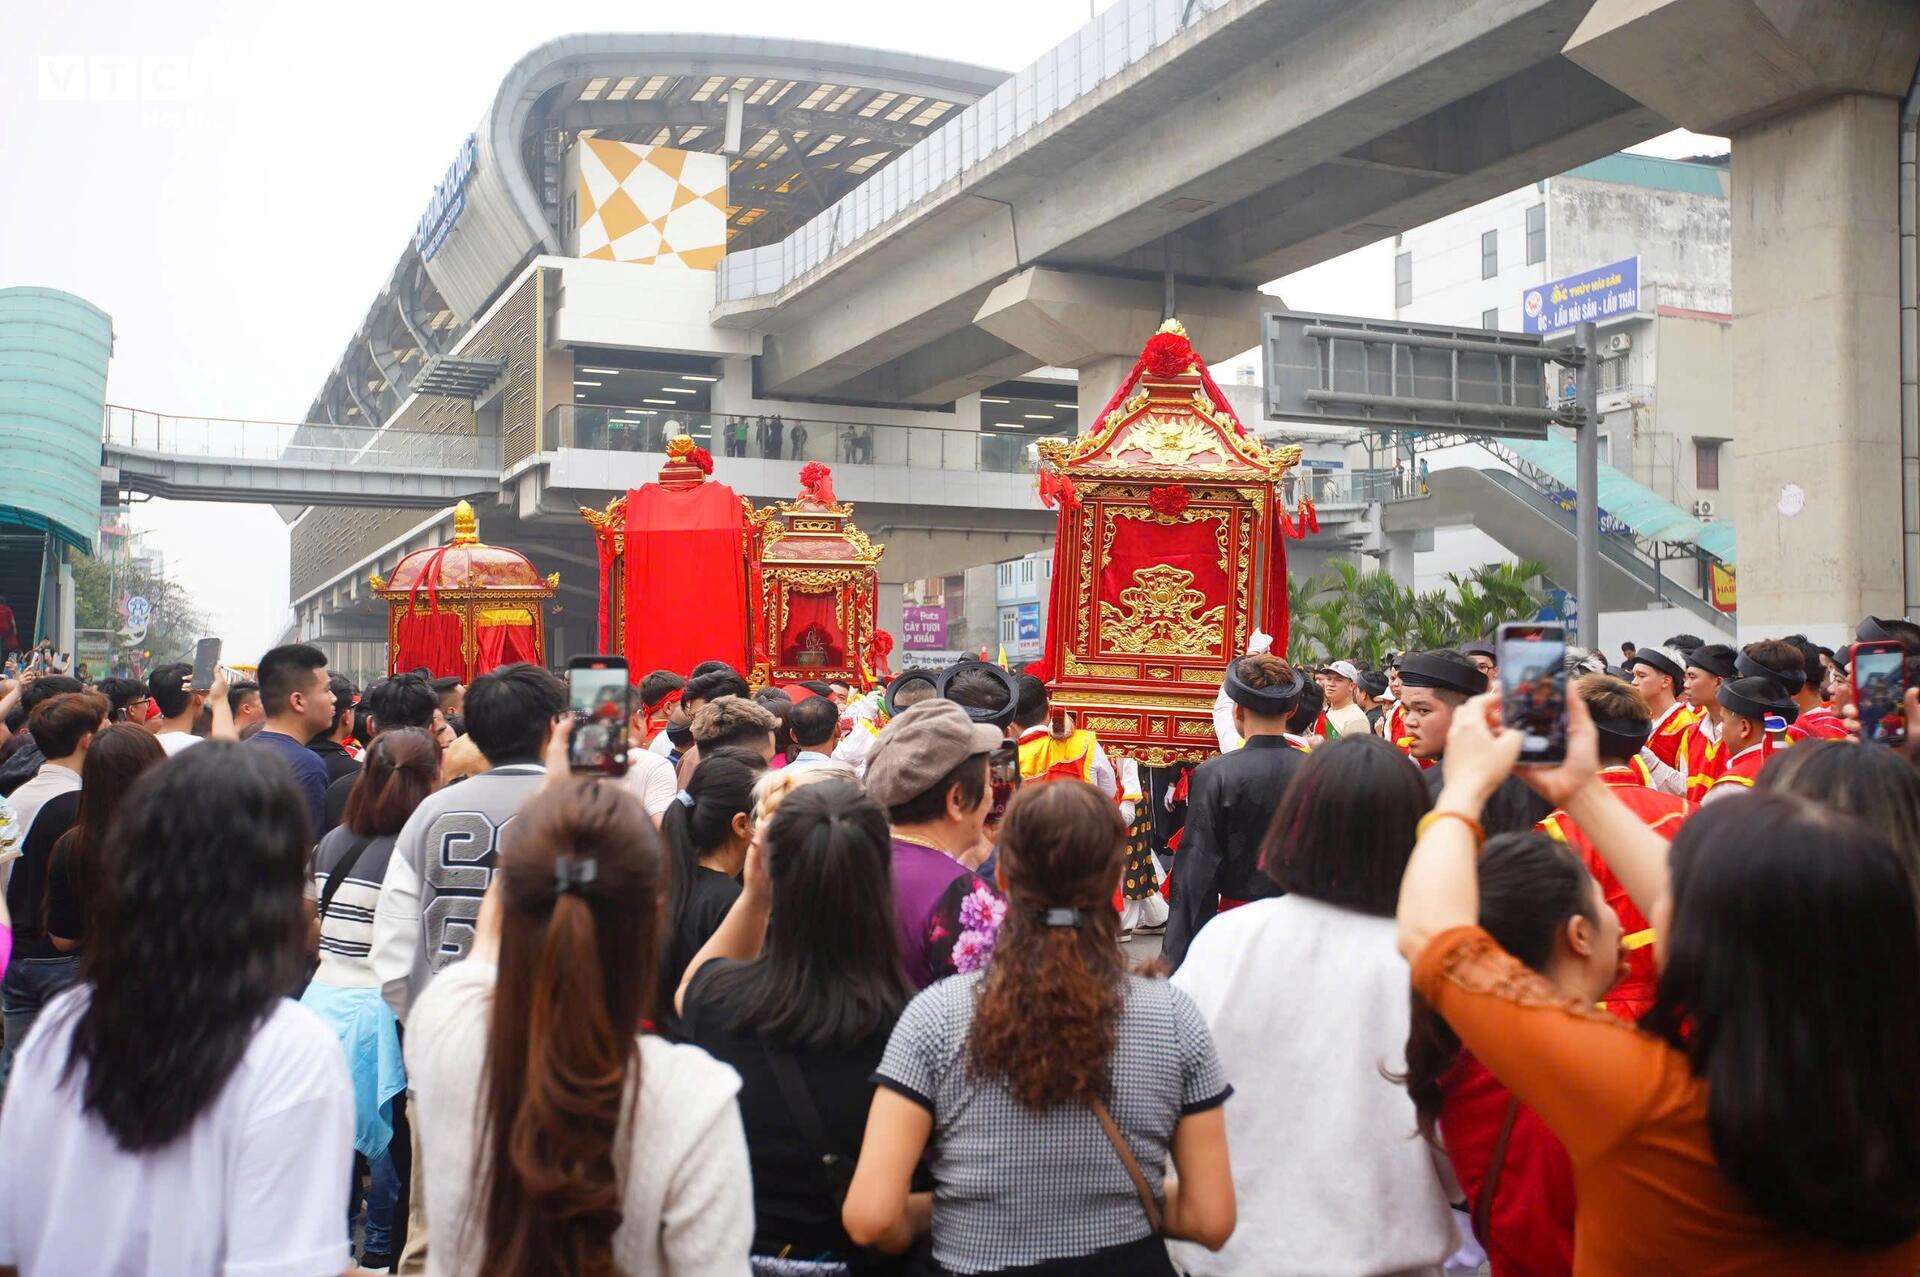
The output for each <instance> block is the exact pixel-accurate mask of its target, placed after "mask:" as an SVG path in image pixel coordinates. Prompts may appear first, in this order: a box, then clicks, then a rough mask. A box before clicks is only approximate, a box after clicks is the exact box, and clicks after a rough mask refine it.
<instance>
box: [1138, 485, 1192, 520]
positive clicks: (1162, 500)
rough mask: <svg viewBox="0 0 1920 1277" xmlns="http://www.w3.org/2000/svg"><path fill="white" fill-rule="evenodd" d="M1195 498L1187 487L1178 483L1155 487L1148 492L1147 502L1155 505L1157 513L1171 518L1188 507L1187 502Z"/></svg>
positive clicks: (1154, 508)
mask: <svg viewBox="0 0 1920 1277" xmlns="http://www.w3.org/2000/svg"><path fill="white" fill-rule="evenodd" d="M1192 499H1193V498H1192V496H1191V495H1190V494H1189V493H1188V492H1187V490H1186V488H1184V487H1183V486H1181V485H1180V484H1177V483H1170V484H1167V485H1166V486H1165V487H1160V488H1155V489H1153V491H1151V492H1149V493H1147V504H1148V505H1150V506H1152V507H1153V510H1154V513H1155V514H1164V515H1167V516H1168V517H1169V518H1171V517H1172V516H1174V515H1176V514H1179V513H1180V512H1181V511H1182V510H1184V509H1186V508H1187V502H1189V501H1191V500H1192Z"/></svg>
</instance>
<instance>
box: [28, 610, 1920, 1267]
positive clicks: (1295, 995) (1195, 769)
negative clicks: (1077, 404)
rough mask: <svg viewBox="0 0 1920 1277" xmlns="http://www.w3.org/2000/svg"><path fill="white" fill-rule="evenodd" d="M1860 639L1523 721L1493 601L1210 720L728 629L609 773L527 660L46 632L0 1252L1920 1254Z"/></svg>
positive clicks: (1591, 670) (646, 685) (1894, 941)
mask: <svg viewBox="0 0 1920 1277" xmlns="http://www.w3.org/2000/svg"><path fill="white" fill-rule="evenodd" d="M1860 638H1861V639H1862V640H1863V641H1871V642H1876V643H1881V644H1885V643H1889V642H1890V643H1894V644H1897V645H1899V647H1900V649H1901V650H1902V651H1903V652H1904V653H1905V654H1906V656H1907V657H1908V658H1909V659H1910V660H1912V661H1914V662H1915V668H1916V669H1920V626H1915V625H1913V624H1911V623H1908V622H1906V621H1899V620H1878V619H1874V618H1869V619H1868V620H1866V621H1864V622H1862V624H1861V627H1860ZM1850 655H1851V649H1842V650H1839V651H1832V650H1828V649H1825V648H1822V647H1819V646H1817V645H1815V644H1812V643H1810V642H1808V641H1807V640H1806V639H1804V638H1803V637H1799V636H1787V637H1783V638H1779V639H1766V640H1761V641H1758V642H1752V643H1748V644H1746V645H1745V646H1744V647H1742V648H1739V649H1735V648H1733V647H1731V646H1727V645H1723V644H1717V643H1707V642H1704V641H1702V640H1701V639H1700V638H1698V637H1697V636H1691V635H1676V636H1673V637H1672V638H1670V639H1668V640H1667V641H1666V642H1664V643H1661V644H1659V645H1658V646H1654V645H1651V644H1649V645H1646V646H1640V647H1635V646H1633V645H1628V647H1627V648H1626V649H1624V650H1623V651H1622V654H1621V662H1620V663H1619V664H1617V665H1613V666H1609V665H1608V663H1607V661H1606V660H1605V659H1604V657H1602V656H1601V655H1600V654H1598V653H1590V652H1585V651H1581V650H1577V649H1576V650H1572V651H1571V652H1570V654H1569V661H1568V664H1569V669H1568V675H1569V678H1568V684H1567V686H1568V689H1569V694H1568V696H1567V699H1566V713H1565V739H1566V746H1567V747H1566V751H1565V758H1564V761H1556V762H1552V763H1546V764H1532V765H1529V764H1523V763H1521V762H1520V753H1521V744H1522V739H1521V737H1522V733H1521V732H1520V731H1518V730H1516V729H1515V728H1514V727H1513V726H1511V725H1509V724H1506V723H1505V722H1503V721H1502V710H1501V697H1500V694H1499V691H1498V688H1499V686H1500V671H1499V668H1498V662H1499V660H1500V651H1499V649H1498V648H1497V646H1495V645H1491V644H1486V645H1468V646H1467V647H1465V648H1464V649H1439V650H1433V651H1426V652H1411V653H1406V654H1404V655H1401V656H1396V657H1394V658H1393V659H1391V660H1390V661H1389V662H1387V667H1386V668H1384V669H1381V670H1378V671H1375V670H1369V669H1367V668H1364V667H1363V666H1362V665H1361V664H1360V663H1359V662H1355V661H1348V660H1339V661H1334V662H1331V663H1330V664H1328V665H1327V666H1325V667H1324V668H1322V669H1319V670H1306V669H1300V668H1296V667H1295V666H1293V665H1291V664H1289V663H1288V662H1287V661H1285V660H1283V659H1282V658H1281V657H1280V656H1278V655H1276V654H1274V653H1272V652H1270V651H1260V650H1256V651H1253V652H1250V653H1248V654H1246V655H1244V656H1240V657H1238V658H1237V659H1235V660H1233V661H1232V662H1230V663H1229V664H1228V666H1227V669H1226V671H1225V678H1224V683H1223V685H1222V687H1221V689H1220V693H1219V701H1218V706H1217V710H1216V713H1215V728H1216V732H1217V735H1218V744H1219V753H1218V754H1217V755H1215V756H1213V757H1211V758H1209V759H1207V760H1206V761H1204V762H1201V763H1199V764H1198V765H1197V766H1188V765H1182V766H1179V767H1173V768H1143V767H1141V766H1139V765H1138V764H1137V763H1136V761H1135V760H1133V759H1130V758H1127V757H1124V756H1121V754H1120V752H1119V751H1115V750H1109V749H1108V748H1107V747H1106V746H1105V745H1104V744H1103V743H1102V742H1101V741H1100V740H1099V738H1098V736H1097V735H1096V733H1094V732H1093V731H1091V730H1088V729H1087V728H1085V727H1083V726H1082V725H1080V724H1079V723H1078V722H1076V721H1075V719H1074V717H1073V715H1072V714H1071V713H1069V712H1067V707H1065V706H1062V705H1059V704H1056V703H1054V702H1052V701H1051V700H1050V698H1049V693H1048V688H1047V686H1046V684H1045V683H1043V682H1042V681H1041V680H1040V679H1039V678H1037V677H1035V676H1033V675H1032V674H1017V673H1014V672H1011V671H1008V670H1005V669H1002V668H1000V667H998V666H995V665H991V664H989V663H986V662H984V661H971V660H969V661H962V662H960V663H959V664H956V665H954V666H952V667H949V668H947V669H944V670H937V671H930V670H914V671H908V672H906V673H904V674H902V675H900V676H898V677H896V678H893V679H891V680H890V681H888V682H887V683H886V684H885V685H884V686H881V687H876V688H872V689H862V688H858V687H853V686H849V685H847V684H844V683H837V682H807V683H796V684H790V685H786V686H770V687H761V688H757V689H756V688H754V687H752V686H750V684H749V682H748V680H747V678H746V677H745V676H743V674H742V673H741V672H740V671H739V670H736V669H734V668H731V667H730V666H728V665H726V664H724V663H722V662H718V661H710V662H707V663H705V664H703V665H701V666H699V667H696V668H695V669H693V670H691V671H687V672H685V673H684V674H683V673H681V672H676V671H666V670H659V671H653V672H650V673H647V674H646V675H645V676H644V677H643V678H640V679H638V680H637V681H636V683H635V685H634V700H633V712H632V714H631V719H630V724H629V732H628V741H627V745H628V751H627V754H626V758H625V764H626V765H625V767H624V769H623V774H621V775H619V776H591V777H588V776H579V775H574V774H573V773H572V772H571V770H570V768H569V765H568V741H569V737H570V735H571V733H572V731H573V730H574V722H573V719H572V716H571V715H570V714H569V712H568V704H569V701H568V695H567V687H566V684H565V682H564V680H563V679H562V677H560V676H559V675H556V674H555V673H553V672H551V671H548V670H546V669H542V668H538V667H535V666H531V665H509V666H504V667H501V668H498V669H494V670H491V671H489V672H487V673H485V674H483V675H481V676H479V677H477V678H475V679H474V680H473V682H472V683H471V685H470V686H469V685H464V684H462V683H460V682H459V680H457V679H445V678H442V679H435V678H433V677H432V676H431V675H430V673H429V672H427V671H417V672H407V673H399V674H395V675H392V676H389V677H387V678H383V679H380V680H377V681H375V682H373V683H372V684H371V685H369V686H367V687H365V688H358V687H356V686H355V685H354V684H353V683H352V682H351V681H349V680H347V679H345V678H342V677H340V676H339V675H338V674H336V673H334V672H333V671H331V670H329V669H328V666H327V661H326V657H325V654H324V653H323V652H321V651H320V650H319V649H317V648H315V647H311V646H308V645H304V644H292V645H288V646H283V647H278V648H275V649H273V650H272V651H270V652H268V653H266V654H265V655H264V656H263V657H262V658H261V659H260V662H259V664H258V666H257V667H256V668H254V669H253V670H252V671H250V674H251V677H249V678H247V679H246V680H244V681H243V680H241V679H239V678H238V677H235V676H232V675H229V674H228V673H226V672H224V671H215V672H214V673H213V675H212V676H211V677H204V678H202V679H196V677H195V672H194V669H193V667H192V666H189V665H185V664H178V665H163V666H160V667H158V668H155V669H153V670H151V671H150V673H149V676H148V678H146V679H145V680H133V679H102V680H100V681H99V682H97V683H88V682H85V681H83V680H82V679H80V678H79V677H77V676H75V675H69V674H65V673H62V672H59V671H56V670H52V669H31V670H23V671H21V672H20V673H19V676H18V677H17V678H11V679H7V680H5V681H4V682H0V720H4V725H3V726H0V733H4V739H0V796H4V804H5V805H4V808H3V809H0V830H3V831H6V833H5V840H4V841H0V873H4V874H5V876H6V880H5V912H6V915H7V919H8V920H9V923H10V925H9V926H7V927H4V928H0V971H3V972H4V974H3V975H0V1000H3V1001H4V1013H5V1025H4V1039H3V1040H0V1087H3V1088H4V1099H3V1100H0V1272H17V1273H19V1274H22V1275H23V1277H42V1275H46V1274H77V1273H88V1274H114V1273H166V1274H185V1275H191V1274H215V1273H233V1274H274V1275H275V1277H281V1275H285V1277H301V1275H304V1274H315V1275H319V1274H337V1273H343V1272H359V1271H398V1272H428V1273H435V1274H441V1273H444V1274H463V1275H465V1274H515V1275H519V1274H555V1275H556V1277H557V1275H561V1274H565V1275H570V1277H571V1275H581V1277H585V1275H587V1274H612V1273H621V1274H629V1275H634V1277H638V1275H640V1274H663V1275H665V1274H671V1275H676V1277H685V1275H689V1274H700V1275H704V1274H756V1275H760V1277H835V1275H839V1274H859V1275H868V1274H943V1273H951V1274H962V1273H964V1274H976V1273H1018V1274H1068V1275H1075V1274H1088V1275H1091V1274H1099V1277H1128V1275H1131V1274H1156V1275H1165V1274H1171V1273H1176V1272H1178V1273H1184V1274H1192V1275H1195V1277H1199V1275H1223V1277H1226V1275H1231V1277H1238V1275H1242V1274H1244V1275H1247V1277H1254V1275H1266V1274H1296V1273H1297V1274H1405V1273H1432V1274H1439V1273H1443V1272H1474V1271H1478V1270H1480V1269H1481V1266H1482V1265H1487V1266H1490V1269H1491V1272H1492V1273H1493V1274H1495V1275H1496V1277H1536V1275H1546V1274H1556V1273H1582V1274H1588V1273H1591V1274H1602V1273H1606V1274H1611V1273H1627V1272H1634V1273H1640V1272H1687V1273H1782V1272H1786V1273H1821V1274H1855V1273H1859V1274H1866V1273H1874V1274H1877V1273H1889V1274H1892V1273H1901V1274H1911V1273H1913V1272H1914V1271H1916V1269H1920V1080H1917V1079H1920V1005H1917V1004H1920V984H1916V982H1915V980H1914V979H1913V978H1912V977H1913V974H1914V972H1915V971H1916V970H1920V766H1916V761H1915V753H1914V750H1915V748H1916V746H1913V745H1909V746H1907V747H1904V748H1889V747H1887V746H1884V745H1880V744H1876V743H1869V742H1866V741H1863V740H1860V739H1856V737H1857V736H1858V734H1859V731H1858V729H1859V721H1858V711H1857V709H1856V707H1855V705H1854V700H1853V695H1852V686H1851V673H1850V670H1851V663H1850ZM198 681H204V682H205V683H206V686H204V687H200V686H196V685H195V684H196V682H198ZM1905 714H1906V718H1907V720H1908V722H1909V725H1910V731H1909V736H1910V738H1911V739H1912V740H1913V741H1915V742H1920V693H1916V692H1909V693H1908V694H1907V697H1906V701H1905ZM1161 931H1163V932H1164V934H1163V935H1162V937H1161V940H1160V944H1159V948H1158V953H1157V955H1148V954H1143V953H1142V952H1141V950H1142V949H1143V948H1151V947H1152V946H1151V945H1150V944H1146V943H1143V942H1142V939H1141V938H1143V937H1146V936H1149V935H1151V934H1152V933H1155V932H1161Z"/></svg>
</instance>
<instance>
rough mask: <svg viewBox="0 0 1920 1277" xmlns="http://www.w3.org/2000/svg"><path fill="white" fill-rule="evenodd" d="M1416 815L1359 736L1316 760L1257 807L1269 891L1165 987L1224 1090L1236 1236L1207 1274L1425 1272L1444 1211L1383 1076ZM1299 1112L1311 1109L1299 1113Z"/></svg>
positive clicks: (1416, 798)
mask: <svg viewBox="0 0 1920 1277" xmlns="http://www.w3.org/2000/svg"><path fill="white" fill-rule="evenodd" d="M1426 811H1427V788H1426V784H1425V783H1424V782H1423V781H1422V780H1421V776H1420V772H1419V771H1418V770H1417V769H1416V768H1413V767H1409V766H1408V765H1407V760H1406V758H1405V757H1404V756H1403V755H1402V754H1401V753H1400V752H1399V751H1398V750H1396V749H1395V748H1394V747H1393V746H1391V745H1389V744H1387V743H1386V742H1385V741H1383V740H1380V739H1379V738H1378V737H1374V736H1342V737H1340V738H1338V739H1336V740H1332V741H1328V742H1326V743H1325V744H1322V745H1319V746H1317V747H1316V748H1315V749H1314V750H1313V752H1312V753H1310V754H1309V755H1307V758H1306V762H1305V763H1304V764H1303V765H1302V766H1301V767H1300V768H1298V769H1297V770H1296V771H1295V772H1294V776H1293V779H1292V780H1291V781H1289V782H1288V784H1287V789H1286V792H1285V793H1284V794H1282V795H1281V797H1280V805H1279V806H1278V807H1277V808H1275V809H1274V813H1273V822H1272V824H1271V825H1270V826H1269V827H1268V830H1267V838H1266V843H1265V845H1264V847H1263V848H1262V851H1261V863H1262V865H1263V867H1264V868H1265V870H1266V873H1267V876H1268V877H1269V878H1271V879H1273V880H1274V882H1275V883H1276V884H1277V885H1278V886H1279V887H1280V888H1281V889H1282V890H1283V891H1284V892H1285V893H1286V894H1284V895H1280V896H1275V897H1271V898H1269V899H1266V900H1256V901H1254V902H1253V903H1252V904H1248V905H1243V906H1241V907H1240V908H1238V909H1234V910H1231V911H1229V912H1227V913H1223V914H1221V915H1220V916H1219V917H1217V918H1215V919H1213V920H1212V921H1211V922H1209V923H1207V925H1206V926H1205V927H1204V928H1203V929H1202V930H1201V931H1200V933H1199V935H1197V936H1196V937H1194V942H1193V947H1192V948H1191V949H1189V950H1188V952H1187V958H1186V961H1185V962H1183V963H1182V964H1181V965H1180V970H1179V971H1178V972H1176V973H1175V974H1174V977H1173V983H1174V985H1175V987H1177V988H1179V989H1181V990H1184V991H1185V992H1186V993H1187V995H1188V996H1190V997H1191V998H1192V999H1193V1000H1194V1002H1195V1004H1196V1005H1198V1006H1199V1008H1200V1011H1201V1014H1202V1015H1203V1016H1204V1017H1205V1018H1206V1021H1207V1027H1208V1028H1209V1029H1210V1030H1211V1031H1212V1033H1213V1040H1214V1041H1215V1042H1216V1043H1217V1044H1218V1045H1219V1048H1220V1060H1221V1063H1222V1065H1223V1066H1224V1067H1225V1068H1226V1071H1227V1076H1228V1077H1230V1078H1232V1079H1233V1085H1234V1089H1235V1098H1234V1101H1233V1103H1231V1104H1229V1105H1228V1106H1227V1134H1228V1137H1229V1142H1230V1143H1231V1144H1232V1146H1233V1152H1234V1157H1233V1171H1234V1177H1233V1178H1234V1192H1235V1194H1236V1196H1237V1198H1238V1200H1239V1203H1240V1208H1241V1219H1242V1221H1243V1222H1242V1224H1241V1227H1240V1228H1239V1230H1238V1231H1236V1232H1235V1233H1234V1235H1233V1240H1232V1241H1231V1242H1229V1243H1228V1244H1227V1246H1226V1248H1225V1249H1223V1250H1222V1251H1221V1252H1220V1253H1219V1254H1218V1255H1216V1256H1211V1257H1206V1262H1205V1263H1201V1262H1200V1261H1201V1259H1202V1258H1203V1257H1202V1256H1200V1255H1199V1254H1198V1253H1197V1252H1194V1251H1192V1250H1190V1249H1189V1248H1186V1247H1181V1246H1175V1247H1173V1252H1174V1258H1175V1260H1177V1261H1181V1262H1183V1263H1184V1264H1185V1265H1186V1266H1187V1267H1189V1268H1194V1269H1199V1270H1204V1271H1206V1272H1208V1273H1219V1274H1245V1275H1247V1277H1264V1275H1265V1274H1268V1273H1275V1272H1315V1271H1317V1272H1342V1273H1363V1274H1364V1273H1398V1272H1405V1271H1412V1270H1422V1271H1423V1270H1426V1269H1437V1268H1438V1267H1439V1265H1440V1264H1442V1263H1444V1262H1445V1260H1446V1258H1447V1256H1448V1254H1449V1253H1451V1252H1452V1250H1453V1248H1454V1241H1453V1238H1454V1221H1453V1213H1452V1211H1451V1209H1450V1208H1449V1195H1448V1192H1447V1187H1446V1184H1445V1182H1444V1180H1443V1178H1442V1176H1441V1173H1440V1169H1439V1167H1438V1166H1437V1165H1436V1163H1435V1160H1434V1157H1433V1152H1432V1150H1431V1149H1429V1148H1428V1147H1427V1146H1426V1145H1425V1144H1423V1143H1421V1142H1420V1141H1419V1140H1416V1139H1410V1138H1409V1134H1410V1132H1412V1130H1413V1126H1414V1112H1413V1105H1412V1103H1411V1102H1410V1101H1409V1100H1408V1099H1407V1093H1406V1091H1405V1090H1403V1089H1402V1088H1400V1087H1398V1086H1396V1085H1394V1084H1393V1083H1392V1082H1390V1081H1388V1080H1387V1078H1386V1077H1384V1076H1383V1075H1382V1073H1383V1070H1386V1071H1394V1072H1397V1071H1398V1070H1399V1069H1400V1067H1401V1063H1402V1053H1403V1052H1404V1050H1405V1049H1406V1041H1407V964H1406V963H1405V962H1404V961H1403V960H1402V959H1401V957H1400V955H1399V953H1398V952H1396V951H1395V949H1394V934H1393V902H1394V897H1395V896H1396V895H1397V894H1398V893H1399V889H1400V874H1401V871H1402V870H1403V869H1405V868H1406V864H1407V856H1408V855H1409V854H1410V853H1411V852H1412V851H1413V842H1414V836H1415V835H1414V831H1415V829H1416V828H1418V826H1419V821H1420V818H1421V817H1422V816H1424V815H1425V814H1426ZM1304 1097H1311V1099H1310V1100H1307V1099H1305V1098H1304Z"/></svg>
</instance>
